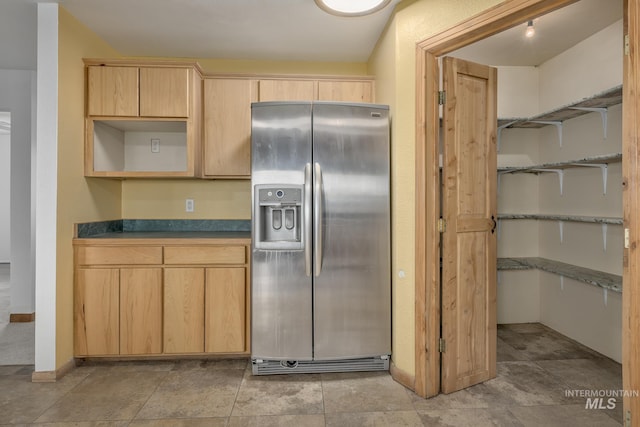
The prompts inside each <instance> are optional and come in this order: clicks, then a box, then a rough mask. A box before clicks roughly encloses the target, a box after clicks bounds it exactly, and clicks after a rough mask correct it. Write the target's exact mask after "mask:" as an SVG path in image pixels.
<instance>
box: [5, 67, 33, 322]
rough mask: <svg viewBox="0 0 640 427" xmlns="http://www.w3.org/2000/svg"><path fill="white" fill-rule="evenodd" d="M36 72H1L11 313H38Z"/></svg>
mask: <svg viewBox="0 0 640 427" xmlns="http://www.w3.org/2000/svg"><path fill="white" fill-rule="evenodd" d="M34 75H35V72H34V71H25V70H0V110H4V111H10V112H11V197H10V205H11V254H10V262H11V308H10V310H11V313H33V312H34V310H35V282H34V271H33V267H34V260H33V255H32V243H31V241H32V234H33V230H32V226H31V139H32V131H31V129H32V122H33V118H32V105H31V101H32V94H33V93H34V91H35V89H34V87H33V78H34Z"/></svg>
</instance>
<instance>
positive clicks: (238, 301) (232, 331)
mask: <svg viewBox="0 0 640 427" xmlns="http://www.w3.org/2000/svg"><path fill="white" fill-rule="evenodd" d="M245 288H246V287H245V270H244V268H242V267H232V268H222V267H220V268H207V273H206V290H205V351H206V352H207V353H239V352H243V351H245V321H246V312H245V307H246V305H245V298H246V295H245Z"/></svg>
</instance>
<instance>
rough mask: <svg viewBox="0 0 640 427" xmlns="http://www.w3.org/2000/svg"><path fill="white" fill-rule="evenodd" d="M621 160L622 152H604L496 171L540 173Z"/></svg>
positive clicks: (502, 168)
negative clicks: (598, 154)
mask: <svg viewBox="0 0 640 427" xmlns="http://www.w3.org/2000/svg"><path fill="white" fill-rule="evenodd" d="M621 161H622V153H613V154H604V155H602V156H593V157H585V158H583V159H578V160H567V161H563V162H555V163H543V164H541V165H533V166H503V167H499V168H498V173H500V174H506V173H535V174H538V173H541V172H545V171H549V172H554V171H555V170H563V169H570V168H579V167H589V166H592V165H593V166H595V165H598V167H599V166H600V165H607V164H609V163H618V162H621Z"/></svg>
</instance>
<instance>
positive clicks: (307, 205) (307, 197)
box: [302, 163, 313, 276]
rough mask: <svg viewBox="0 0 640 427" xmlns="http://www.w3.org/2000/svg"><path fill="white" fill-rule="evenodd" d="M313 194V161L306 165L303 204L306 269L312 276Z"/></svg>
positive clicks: (307, 273) (308, 274)
mask: <svg viewBox="0 0 640 427" xmlns="http://www.w3.org/2000/svg"><path fill="white" fill-rule="evenodd" d="M311 194H312V191H311V163H307V164H306V165H305V167H304V204H303V206H302V211H303V212H304V230H303V232H304V237H303V238H304V271H305V273H306V275H307V276H311V251H312V248H311V239H312V236H311V232H312V231H311V226H312V224H313V218H312V216H311Z"/></svg>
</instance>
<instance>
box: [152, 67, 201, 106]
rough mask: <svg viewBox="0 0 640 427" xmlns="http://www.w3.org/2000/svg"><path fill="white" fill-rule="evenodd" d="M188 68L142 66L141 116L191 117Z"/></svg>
mask: <svg viewBox="0 0 640 427" xmlns="http://www.w3.org/2000/svg"><path fill="white" fill-rule="evenodd" d="M189 71H190V70H189V69H188V68H144V67H141V68H140V116H142V117H189Z"/></svg>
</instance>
